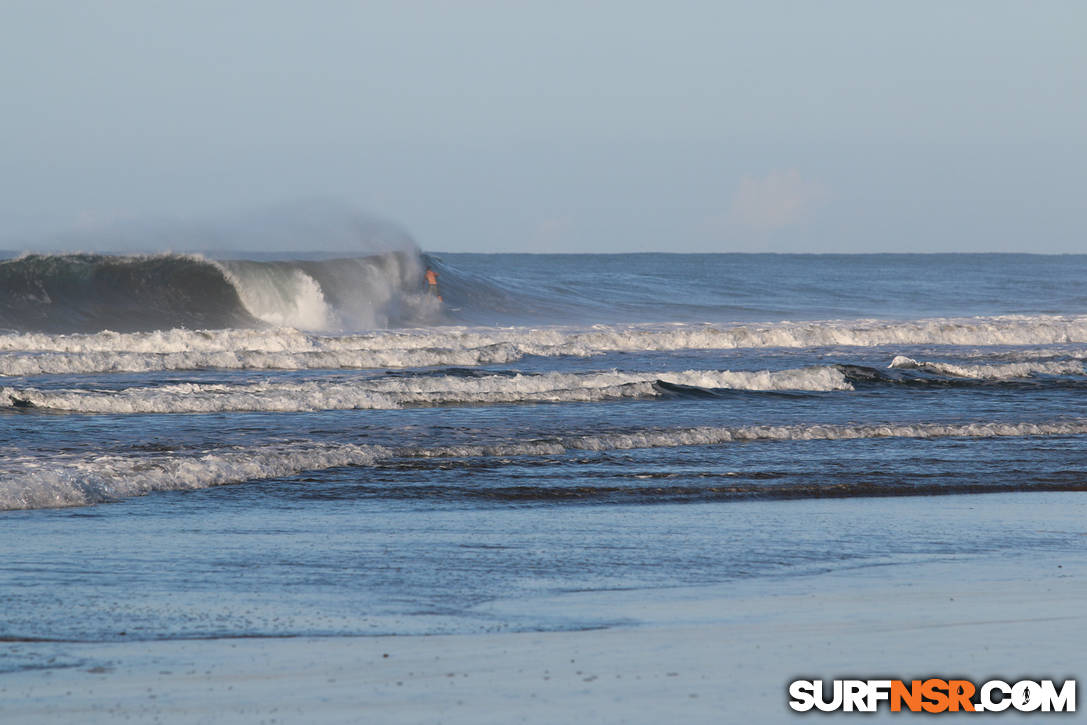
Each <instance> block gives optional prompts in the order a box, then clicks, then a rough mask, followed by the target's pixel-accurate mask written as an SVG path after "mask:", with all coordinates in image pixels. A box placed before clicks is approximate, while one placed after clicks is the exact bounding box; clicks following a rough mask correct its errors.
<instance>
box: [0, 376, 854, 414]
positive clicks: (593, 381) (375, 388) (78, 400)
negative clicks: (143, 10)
mask: <svg viewBox="0 0 1087 725" xmlns="http://www.w3.org/2000/svg"><path fill="white" fill-rule="evenodd" d="M684 388H687V389H693V390H705V391H707V392H708V391H710V390H715V389H730V390H755V391H764V390H789V391H792V390H795V391H835V390H852V389H853V386H852V385H850V383H849V382H848V381H847V380H846V379H845V376H844V375H843V374H842V372H841V371H840V370H838V369H837V368H835V367H815V368H804V369H798V370H782V371H775V372H771V371H757V372H747V371H730V370H687V371H684V372H659V373H626V372H618V371H614V370H613V371H610V372H597V373H544V374H530V375H524V374H519V373H518V374H507V375H497V374H490V375H484V374H479V375H428V376H411V377H382V378H374V379H368V380H351V381H327V380H321V381H307V382H288V383H284V382H262V383H257V384H248V385H237V384H235V385H223V384H197V383H178V384H171V385H161V386H157V387H133V388H124V389H121V390H116V391H101V390H80V389H67V390H43V389H37V388H11V387H2V388H0V408H3V407H10V408H24V409H25V408H38V409H42V410H54V411H69V412H79V413H113V414H132V413H211V412H226V411H262V412H307V411H318V410H367V409H370V410H373V409H395V408H404V407H412V406H442V405H472V404H501V403H566V402H604V401H609V400H630V399H647V398H657V397H662V396H667V395H672V394H675V393H677V392H680V391H682V389H684Z"/></svg>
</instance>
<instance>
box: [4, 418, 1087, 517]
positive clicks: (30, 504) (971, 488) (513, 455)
mask: <svg viewBox="0 0 1087 725" xmlns="http://www.w3.org/2000/svg"><path fill="white" fill-rule="evenodd" d="M1083 435H1087V420H1083V419H1071V420H1052V421H1041V422H1034V423H1031V422H1010V423H933V422H917V423H887V424H882V423H872V424H857V425H834V424H802V425H780V426H774V425H758V426H723V427H699V428H675V429H650V428H646V429H635V430H623V431H612V432H600V433H594V434H587V435H567V436H556V437H549V438H533V439H527V440H505V441H502V440H499V441H495V442H494V443H493V444H490V445H478V444H469V445H445V446H433V447H418V446H404V447H391V446H381V445H366V444H356V443H346V442H344V443H332V442H321V441H290V442H281V443H270V444H266V445H258V446H250V447H245V446H228V447H223V448H215V449H206V450H198V451H188V452H184V451H172V452H168V453H163V454H152V455H143V454H111V455H100V454H97V453H96V454H93V455H89V456H88V455H83V454H64V455H60V456H55V457H53V458H52V460H51V461H50V465H48V466H43V465H41V461H40V459H39V458H38V457H37V456H35V455H31V454H27V453H22V454H16V455H10V456H8V459H7V461H5V469H4V470H3V471H2V472H0V511H2V510H16V509H34V508H55V507H64V506H85V505H88V504H94V503H104V502H109V501H117V500H120V499H123V498H128V497H131V496H141V495H145V494H148V493H151V492H153V491H185V490H195V489H202V488H208V487H212V486H221V485H225V484H233V483H242V482H246V481H259V480H266V479H274V478H281V477H290V476H295V475H298V474H300V473H303V472H306V471H322V470H328V469H333V468H351V467H371V466H375V465H392V466H396V465H401V464H405V463H406V464H409V465H419V464H421V463H423V462H425V461H428V460H438V461H449V460H451V459H485V460H488V461H491V462H493V463H495V464H499V465H504V463H506V462H508V461H507V460H506V459H517V458H522V457H539V456H544V457H547V456H563V455H566V454H570V453H578V452H596V453H602V452H609V451H627V450H634V449H644V448H684V447H692V446H722V445H732V444H745V443H766V444H772V443H775V442H776V443H781V442H788V441H850V440H871V439H887V438H897V439H939V438H964V439H984V438H1021V437H1039V438H1044V437H1052V436H1083ZM442 465H446V464H444V463H443V464H442ZM1026 488H1034V489H1035V490H1079V491H1082V490H1084V489H1085V488H1087V484H1085V483H1084V482H1083V481H1082V478H1081V477H1080V476H1079V475H1078V474H1077V476H1076V477H1075V479H1074V480H1071V481H1063V480H1062V481H1058V482H1051V483H1049V484H1046V483H1030V484H1025V485H1022V486H1018V487H1016V486H1004V487H1000V486H984V487H978V486H975V485H973V484H970V485H966V486H962V485H959V486H956V485H950V486H943V487H940V488H939V489H936V488H932V487H925V486H907V487H903V486H899V487H897V488H896V487H891V488H890V489H888V488H887V487H886V486H874V485H872V484H863V485H862V486H861V487H860V488H858V489H857V490H853V491H843V490H840V489H836V488H834V487H812V486H807V487H806V488H805V490H804V491H801V490H799V489H798V490H795V491H792V492H782V491H780V490H779V491H777V492H775V491H773V490H762V489H760V488H753V487H750V486H748V487H739V488H737V487H732V486H729V487H724V488H721V487H714V486H711V487H709V489H707V490H706V491H704V492H709V493H715V494H720V495H729V496H731V495H740V496H750V495H759V494H760V491H761V492H762V493H763V494H768V495H779V496H780V495H787V496H801V495H803V496H826V495H888V494H892V495H896V494H897V495H901V494H906V493H914V494H917V493H938V492H944V493H953V492H956V491H960V492H980V491H985V490H990V491H997V490H1025V489H1026ZM716 489H720V490H716ZM405 493H406V494H408V493H410V491H406V490H405ZM680 493H683V491H682V490H671V491H669V490H667V489H662V490H661V492H660V494H661V495H664V496H669V495H676V494H680ZM659 497H660V495H658V498H659Z"/></svg>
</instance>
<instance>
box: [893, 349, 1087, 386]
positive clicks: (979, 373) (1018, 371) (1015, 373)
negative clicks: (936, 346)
mask: <svg viewBox="0 0 1087 725" xmlns="http://www.w3.org/2000/svg"><path fill="white" fill-rule="evenodd" d="M889 367H892V368H898V369H900V370H923V371H925V372H931V373H936V374H938V375H950V376H952V377H957V378H970V379H974V380H1014V379H1017V378H1029V377H1031V376H1034V375H1038V374H1041V375H1083V363H1082V362H1079V361H1051V362H1021V363H1006V364H1003V365H956V364H953V363H945V362H927V361H918V360H914V359H912V358H908V357H906V356H904V355H898V356H896V357H895V359H894V360H892V361H891V364H890V366H889Z"/></svg>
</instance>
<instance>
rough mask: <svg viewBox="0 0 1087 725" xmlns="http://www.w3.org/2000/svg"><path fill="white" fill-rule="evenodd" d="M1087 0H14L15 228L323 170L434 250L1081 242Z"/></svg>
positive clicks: (6, 61) (273, 186)
mask: <svg viewBox="0 0 1087 725" xmlns="http://www.w3.org/2000/svg"><path fill="white" fill-rule="evenodd" d="M1085 39H1087V4H1084V3H1081V2H1042V3H1027V2H1015V3H1009V2H992V1H988V0H985V1H976V2H913V3H881V2H749V3H727V2H668V3H664V2H656V3H639V2H629V1H628V2H588V1H583V2H554V1H551V2H535V3H521V2H482V1H468V0H465V1H463V2H443V3H438V2H411V1H410V0H399V1H396V2H327V1H324V2H322V1H320V0H318V1H314V2H305V3H303V2H183V3H179V2H150V1H147V0H140V1H134V2H110V1H108V0H98V1H97V2H88V3H78V2H62V1H60V0H56V1H53V2H48V1H43V0H37V1H34V2H19V1H15V0H6V1H5V2H3V3H2V4H0V89H2V93H3V110H2V113H0V131H2V134H3V139H4V143H3V144H2V145H0V220H2V221H0V224H2V230H0V247H5V246H7V247H13V246H14V247H25V246H32V245H33V244H34V243H35V242H34V241H33V240H35V239H37V238H40V237H42V236H43V235H44V236H49V235H52V234H54V233H57V232H61V231H65V230H71V229H90V230H93V229H96V228H101V227H105V226H110V225H113V224H115V223H118V222H126V221H128V220H147V219H172V220H198V219H201V218H207V217H209V216H211V217H214V216H216V215H222V214H233V213H236V212H245V211H246V210H251V209H253V208H257V207H261V206H264V205H268V204H279V203H282V202H290V201H292V200H296V199H307V198H328V199H337V200H342V201H345V202H347V203H349V204H351V205H353V206H355V207H357V208H359V209H362V210H366V211H369V212H372V213H375V214H378V215H380V216H383V217H387V218H391V219H394V220H396V221H397V222H399V223H400V224H401V225H403V226H404V227H406V228H407V229H408V230H410V231H411V233H412V234H413V235H414V237H415V238H416V239H417V240H418V242H419V244H420V245H421V246H423V247H424V248H427V249H436V250H447V251H647V250H661V251H813V252H823V251H1045V252H1065V251H1068V252H1082V251H1087V247H1085V246H1084V244H1083V242H1084V239H1085V233H1087V41H1085Z"/></svg>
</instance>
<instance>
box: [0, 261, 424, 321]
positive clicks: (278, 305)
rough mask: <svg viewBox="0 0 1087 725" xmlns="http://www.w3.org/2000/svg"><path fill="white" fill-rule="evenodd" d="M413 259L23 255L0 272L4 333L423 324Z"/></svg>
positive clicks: (0, 315) (417, 270) (418, 279)
mask: <svg viewBox="0 0 1087 725" xmlns="http://www.w3.org/2000/svg"><path fill="white" fill-rule="evenodd" d="M421 264H422V262H421V260H420V258H419V255H418V254H416V253H414V252H388V253H385V254H377V255H372V256H367V257H360V258H344V259H326V260H291V261H256V260H212V259H207V258H205V257H203V256H200V255H189V254H154V255H132V256H113V255H103V254H56V255H41V254H27V255H23V256H21V257H18V258H16V259H13V260H7V261H3V262H0V329H4V328H6V329H10V330H14V331H19V332H46V333H76V332H97V331H102V330H115V331H119V332H138V331H154V330H170V329H174V328H179V329H185V328H187V329H223V328H260V327H268V326H273V327H280V326H287V327H296V328H301V329H306V330H359V329H370V328H381V327H387V326H396V325H406V324H425V323H427V322H430V321H433V320H434V319H436V318H437V316H438V305H437V301H436V300H434V299H432V298H430V297H428V296H425V295H423V294H421V292H422V290H421V279H422V271H423V270H422V266H421Z"/></svg>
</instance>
